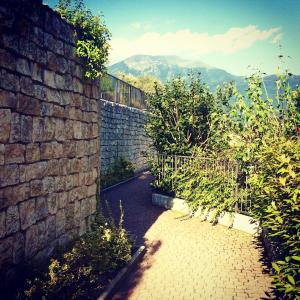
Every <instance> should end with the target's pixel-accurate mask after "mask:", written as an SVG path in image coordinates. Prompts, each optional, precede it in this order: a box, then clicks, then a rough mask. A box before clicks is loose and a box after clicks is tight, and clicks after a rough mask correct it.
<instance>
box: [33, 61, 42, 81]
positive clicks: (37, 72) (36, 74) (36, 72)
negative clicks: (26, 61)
mask: <svg viewBox="0 0 300 300" xmlns="http://www.w3.org/2000/svg"><path fill="white" fill-rule="evenodd" d="M31 78H32V79H33V80H34V81H38V82H42V81H43V69H42V68H41V67H40V65H39V64H37V63H33V64H32V73H31Z"/></svg>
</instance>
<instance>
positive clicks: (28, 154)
mask: <svg viewBox="0 0 300 300" xmlns="http://www.w3.org/2000/svg"><path fill="white" fill-rule="evenodd" d="M39 159H40V145H39V144H28V145H26V150H25V160H26V162H35V161H38V160H39Z"/></svg>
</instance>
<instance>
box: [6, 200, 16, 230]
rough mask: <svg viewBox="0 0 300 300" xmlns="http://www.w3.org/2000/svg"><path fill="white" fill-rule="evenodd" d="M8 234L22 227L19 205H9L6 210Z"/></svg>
mask: <svg viewBox="0 0 300 300" xmlns="http://www.w3.org/2000/svg"><path fill="white" fill-rule="evenodd" d="M5 224H6V235H9V234H12V233H15V232H17V231H18V230H19V229H20V216H19V210H18V206H17V205H14V206H9V207H8V208H7V210H6V223H5Z"/></svg>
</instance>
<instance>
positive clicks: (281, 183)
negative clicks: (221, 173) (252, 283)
mask: <svg viewBox="0 0 300 300" xmlns="http://www.w3.org/2000/svg"><path fill="white" fill-rule="evenodd" d="M256 157H257V162H258V164H257V168H256V170H255V172H254V173H253V174H252V176H251V178H250V183H251V185H250V186H251V189H252V198H253V202H254V206H253V214H254V217H256V218H257V219H258V220H260V223H261V225H262V226H263V227H264V228H265V229H267V234H268V238H269V239H270V241H271V245H272V247H273V250H275V252H276V257H277V259H278V261H277V262H274V263H273V264H272V265H273V268H274V270H275V275H274V284H275V287H276V289H277V290H278V291H279V292H280V293H281V294H284V295H285V297H286V298H289V299H295V298H297V297H300V273H299V266H300V263H299V261H300V217H299V208H300V139H299V138H294V139H289V140H287V139H286V138H280V139H278V140H273V143H272V145H268V144H264V145H263V147H262V148H261V151H260V152H259V153H258V154H257V156H256Z"/></svg>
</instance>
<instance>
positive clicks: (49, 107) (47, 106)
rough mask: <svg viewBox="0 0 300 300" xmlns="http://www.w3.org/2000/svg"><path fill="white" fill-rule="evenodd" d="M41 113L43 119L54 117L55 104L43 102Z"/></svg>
mask: <svg viewBox="0 0 300 300" xmlns="http://www.w3.org/2000/svg"><path fill="white" fill-rule="evenodd" d="M40 108H41V111H40V114H41V116H42V117H44V116H48V117H50V116H52V115H53V104H52V103H48V102H41V106H40Z"/></svg>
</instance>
